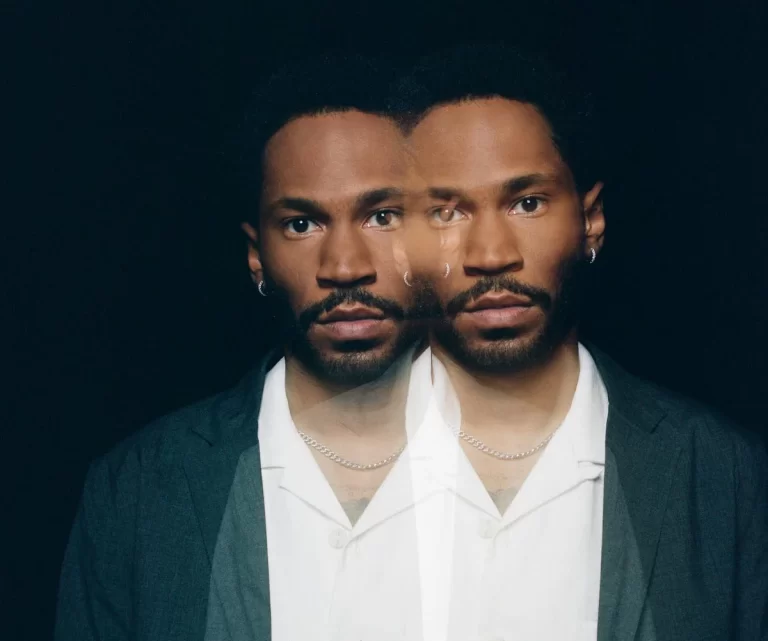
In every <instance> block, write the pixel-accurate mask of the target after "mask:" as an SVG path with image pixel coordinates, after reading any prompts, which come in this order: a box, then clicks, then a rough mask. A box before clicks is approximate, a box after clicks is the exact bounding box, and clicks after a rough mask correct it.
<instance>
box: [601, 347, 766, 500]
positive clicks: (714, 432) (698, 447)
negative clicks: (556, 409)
mask: <svg viewBox="0 0 768 641" xmlns="http://www.w3.org/2000/svg"><path fill="white" fill-rule="evenodd" d="M592 349H593V348H591V349H590V351H591V352H592V355H593V357H594V359H595V362H596V363H597V364H598V368H599V370H600V374H601V376H602V378H603V381H604V383H605V384H606V388H607V390H608V399H609V403H610V407H611V409H612V410H614V411H616V412H617V413H619V414H621V415H622V416H623V418H624V419H625V422H627V423H630V424H633V425H635V426H637V427H638V429H641V430H643V431H647V432H648V433H651V434H653V433H658V434H663V435H664V436H666V437H668V438H670V439H671V441H670V442H674V443H676V444H677V445H678V446H679V447H680V448H681V450H682V452H683V454H684V455H685V457H686V458H688V459H690V460H691V461H693V462H695V465H696V467H700V468H705V469H708V470H710V471H711V472H715V470H721V471H722V472H724V473H726V474H728V476H729V477H731V479H732V480H733V481H734V482H735V483H736V485H737V487H738V486H739V485H741V484H747V485H750V486H753V485H754V484H761V483H762V482H763V480H764V479H763V477H765V476H766V471H767V469H766V468H768V452H767V451H766V445H765V442H764V441H763V440H762V439H761V438H760V437H759V436H758V435H757V434H755V433H753V432H750V431H749V430H747V429H745V428H743V427H742V426H741V425H739V424H738V423H737V422H735V421H733V420H732V419H730V418H728V417H727V416H725V415H724V414H723V413H721V412H720V411H718V410H716V409H714V408H712V407H710V406H708V405H706V404H705V403H702V402H700V401H697V400H694V399H691V398H688V397H686V396H684V395H682V394H679V393H676V392H674V391H671V390H669V389H666V388H664V387H662V386H659V385H657V384H655V383H652V382H650V381H648V380H645V379H643V378H640V377H637V376H634V375H633V374H630V373H629V372H627V371H626V370H625V369H624V368H622V367H621V366H619V365H618V364H616V363H615V362H614V361H613V360H612V359H610V357H608V356H606V355H605V354H603V353H601V352H600V351H599V350H595V351H592Z"/></svg>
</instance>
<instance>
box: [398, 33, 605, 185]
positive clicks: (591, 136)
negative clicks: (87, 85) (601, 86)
mask: <svg viewBox="0 0 768 641" xmlns="http://www.w3.org/2000/svg"><path fill="white" fill-rule="evenodd" d="M487 98H506V99H507V100H514V101H517V102H523V103H527V104H530V105H532V106H534V107H535V108H536V109H537V111H538V112H539V114H540V115H541V116H542V117H543V118H544V119H545V120H546V121H547V123H548V124H549V127H550V129H551V131H552V141H553V143H554V144H555V147H556V148H557V150H558V151H559V153H560V155H561V157H562V158H563V160H564V161H565V163H566V164H567V165H568V167H569V169H570V170H571V173H572V174H573V177H574V180H575V182H576V187H577V189H578V190H579V191H580V192H581V193H584V192H586V191H588V190H589V189H590V188H591V187H592V186H593V185H594V184H595V182H596V181H597V180H598V179H599V177H600V176H601V172H602V167H601V164H602V163H601V157H602V153H601V148H602V141H601V137H600V135H599V132H598V129H597V118H596V114H595V106H594V101H593V98H592V95H591V94H589V93H587V92H585V91H583V90H582V89H581V88H580V87H579V86H578V85H577V84H576V83H575V82H574V80H573V79H572V78H570V77H568V76H567V75H565V74H564V73H562V72H561V71H557V70H555V69H554V68H552V67H551V66H550V65H549V64H548V63H547V62H546V61H544V60H542V59H539V58H537V57H535V56H533V55H531V54H525V53H522V52H520V51H518V50H516V49H513V48H511V47H509V46H508V45H506V44H503V43H492V44H464V45H461V46H459V47H455V48H452V49H448V50H443V51H438V52H435V53H432V54H429V55H427V56H425V57H424V58H422V59H421V60H420V61H419V62H418V63H417V65H416V66H415V67H414V68H413V69H412V70H411V71H410V73H408V74H407V75H406V76H405V77H403V78H402V79H401V80H400V81H399V82H398V83H397V85H396V89H395V91H394V93H393V97H392V100H391V104H392V105H393V108H394V109H395V110H396V111H397V112H398V118H399V119H400V122H401V124H402V125H403V126H404V127H405V128H406V129H410V128H412V127H414V126H415V125H416V124H418V123H419V122H420V121H421V120H422V119H423V118H424V117H426V116H427V114H429V113H430V111H432V110H433V109H434V108H436V107H439V106H441V105H448V104H455V103H460V102H465V101H471V100H482V99H487Z"/></svg>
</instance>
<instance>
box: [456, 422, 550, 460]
mask: <svg viewBox="0 0 768 641" xmlns="http://www.w3.org/2000/svg"><path fill="white" fill-rule="evenodd" d="M555 432H557V428H556V429H555V430H554V431H553V432H552V433H551V434H550V435H549V436H547V438H545V439H544V440H543V441H542V442H541V443H539V444H538V445H537V446H536V447H533V448H531V449H530V450H526V451H525V452H517V453H516V454H507V453H505V452H499V451H498V450H494V449H493V448H491V447H488V446H487V445H486V444H485V443H483V442H482V441H481V440H480V439H477V438H475V437H474V436H471V435H469V434H467V433H466V432H464V431H463V430H454V433H455V434H456V436H458V437H459V438H461V439H463V440H465V441H466V442H467V443H469V444H470V445H471V446H472V447H475V448H477V449H478V450H480V451H481V452H483V453H484V454H489V455H490V456H493V457H495V458H497V459H501V460H502V461H516V460H517V459H521V458H525V457H527V456H530V455H531V454H535V453H536V452H538V451H539V450H540V449H541V448H542V447H544V446H545V445H546V444H547V443H549V441H551V440H552V437H553V436H554V435H555Z"/></svg>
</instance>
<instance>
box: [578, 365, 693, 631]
mask: <svg viewBox="0 0 768 641" xmlns="http://www.w3.org/2000/svg"><path fill="white" fill-rule="evenodd" d="M593 355H594V357H595V362H596V363H597V365H598V368H599V369H600V373H601V376H602V378H603V381H604V382H605V385H606V388H607V390H608V400H609V404H610V405H609V413H608V425H607V432H606V467H605V496H604V508H603V548H602V566H601V580H600V606H599V614H598V635H597V638H598V641H630V640H631V639H635V636H636V633H637V629H638V625H639V622H640V617H641V614H642V610H643V605H644V603H645V599H646V595H647V591H648V583H649V579H650V576H651V573H652V571H653V565H654V561H655V558H656V548H657V544H658V540H659V534H660V530H661V525H662V522H663V520H664V514H665V509H666V503H667V497H668V495H669V490H670V487H671V484H672V480H673V476H674V469H675V464H676V462H677V458H678V455H679V453H680V444H679V442H678V440H677V438H676V436H675V434H674V433H673V432H672V431H670V430H665V429H663V424H662V422H663V419H664V416H665V412H664V410H663V408H662V407H661V406H660V405H659V403H658V402H657V401H656V398H655V395H654V393H653V388H652V387H650V386H647V385H646V384H645V383H643V382H641V381H639V380H637V379H635V378H634V377H631V376H630V375H629V374H627V373H625V372H623V371H622V370H621V369H620V368H619V367H618V366H617V365H615V364H614V363H613V362H612V361H611V360H610V359H608V358H607V357H606V356H604V355H602V354H601V353H600V352H597V353H595V352H593ZM660 424H662V425H661V426H660ZM651 638H652V637H651Z"/></svg>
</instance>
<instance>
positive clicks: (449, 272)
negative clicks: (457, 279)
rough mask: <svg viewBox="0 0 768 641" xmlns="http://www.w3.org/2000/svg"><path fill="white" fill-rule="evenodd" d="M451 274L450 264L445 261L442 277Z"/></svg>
mask: <svg viewBox="0 0 768 641" xmlns="http://www.w3.org/2000/svg"><path fill="white" fill-rule="evenodd" d="M450 275H451V266H450V265H449V264H448V263H445V272H443V278H448V276H450Z"/></svg>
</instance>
